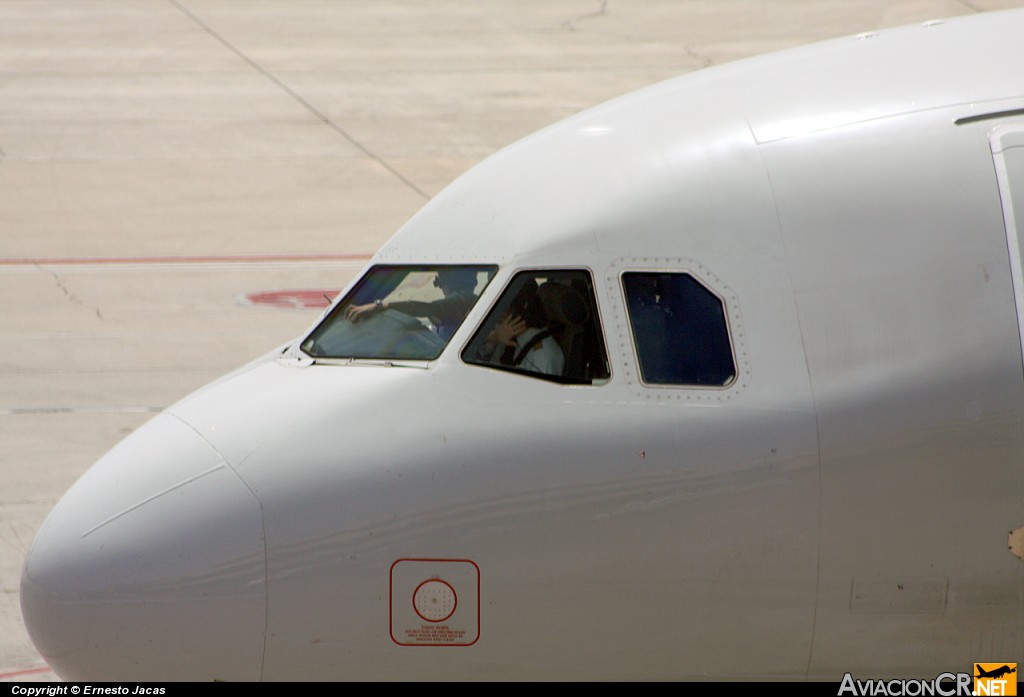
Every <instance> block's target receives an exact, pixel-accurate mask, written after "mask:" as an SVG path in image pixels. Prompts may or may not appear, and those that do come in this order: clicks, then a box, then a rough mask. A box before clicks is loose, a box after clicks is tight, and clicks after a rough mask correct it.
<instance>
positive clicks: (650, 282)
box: [622, 272, 736, 387]
mask: <svg viewBox="0 0 1024 697" xmlns="http://www.w3.org/2000/svg"><path fill="white" fill-rule="evenodd" d="M622 287H623V290H625V293H626V307H627V308H628V310H629V323H630V325H631V326H632V329H633V339H634V341H635V343H636V353H637V360H638V361H639V363H640V375H641V377H642V378H643V381H644V382H645V383H647V384H649V385H699V386H708V387H711V386H722V385H726V384H728V383H730V382H732V379H733V378H734V377H735V376H736V363H735V361H734V360H733V355H732V347H731V344H730V341H729V328H728V326H727V324H726V318H725V306H724V305H723V304H722V300H721V299H720V298H719V297H718V296H717V295H715V294H714V293H712V292H711V291H710V290H708V289H707V288H705V287H704V286H703V285H702V284H701V283H700V281H698V280H697V279H695V278H694V277H693V276H691V275H690V274H686V273H639V272H637V273H625V274H623V275H622Z"/></svg>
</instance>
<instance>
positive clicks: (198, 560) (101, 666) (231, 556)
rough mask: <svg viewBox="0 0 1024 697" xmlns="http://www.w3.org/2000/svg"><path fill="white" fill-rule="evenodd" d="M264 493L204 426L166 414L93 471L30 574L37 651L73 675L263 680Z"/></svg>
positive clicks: (55, 520) (47, 536) (27, 592)
mask: <svg viewBox="0 0 1024 697" xmlns="http://www.w3.org/2000/svg"><path fill="white" fill-rule="evenodd" d="M262 529H263V528H262V519H261V513H260V507H259V502H258V501H257V500H256V498H255V497H254V496H253V494H252V493H251V492H250V491H249V489H248V488H247V487H246V486H245V484H244V483H243V482H242V481H241V479H240V478H239V477H238V476H237V475H236V474H235V472H234V471H233V470H232V469H231V468H230V467H229V466H228V465H227V463H225V462H224V460H223V459H222V458H221V457H220V455H218V454H217V452H216V451H214V449H213V448H212V447H211V446H210V445H209V444H208V443H207V442H206V441H205V440H204V439H203V438H202V437H200V436H199V435H198V434H197V433H196V432H195V431H194V430H193V429H192V428H190V427H189V426H188V425H186V424H185V423H184V422H182V421H180V420H178V419H177V418H175V417H173V416H168V415H160V416H158V417H156V418H155V419H153V420H152V421H150V422H149V423H148V424H146V425H145V426H143V427H142V428H141V429H139V430H138V431H136V432H135V433H134V434H132V435H131V436H130V437H129V438H127V439H126V440H125V441H124V442H122V443H121V444H120V445H118V446H117V447H116V448H114V449H113V450H112V451H110V453H108V454H107V455H106V456H105V457H104V458H102V459H101V460H100V461H99V462H97V463H96V465H94V466H93V468H92V469H90V470H89V471H88V472H87V473H86V474H85V475H84V476H83V477H82V478H81V479H80V480H79V481H78V482H77V483H76V484H75V485H74V486H73V487H72V488H71V490H70V491H68V493H67V494H66V495H65V496H64V498H63V499H61V501H60V502H59V503H58V504H57V507H56V508H55V509H54V510H53V512H52V513H51V514H50V516H49V518H47V520H46V522H45V523H44V524H43V527H42V528H41V529H40V531H39V534H38V535H37V537H36V539H35V541H34V543H33V544H32V547H31V549H30V550H29V554H28V557H27V558H26V561H25V567H24V570H23V572H22V579H21V604H22V614H23V615H24V619H25V624H26V626H27V627H28V630H29V634H30V636H31V637H32V641H33V642H34V643H35V645H36V648H37V649H38V650H39V652H40V653H41V654H42V655H43V656H44V657H45V658H46V660H47V661H48V662H49V663H50V666H51V667H52V668H53V669H54V670H55V671H56V672H57V674H58V675H60V676H61V677H62V678H64V679H67V680H76V681H82V680H148V681H163V680H257V679H259V677H260V671H261V667H262V656H263V646H264V631H265V617H266V595H265V587H264V586H265V561H266V559H265V553H264V546H263V532H262Z"/></svg>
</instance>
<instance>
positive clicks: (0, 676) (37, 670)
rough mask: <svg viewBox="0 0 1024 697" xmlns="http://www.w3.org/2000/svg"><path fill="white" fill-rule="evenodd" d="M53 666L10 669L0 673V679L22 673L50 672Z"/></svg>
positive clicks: (17, 675) (15, 676) (14, 676)
mask: <svg viewBox="0 0 1024 697" xmlns="http://www.w3.org/2000/svg"><path fill="white" fill-rule="evenodd" d="M52 672H53V668H51V667H50V666H43V667H42V668H26V669H25V670H12V671H10V672H8V673H0V680H3V679H4V678H17V677H20V676H22V675H38V674H39V673H52Z"/></svg>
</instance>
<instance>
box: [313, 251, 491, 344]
mask: <svg viewBox="0 0 1024 697" xmlns="http://www.w3.org/2000/svg"><path fill="white" fill-rule="evenodd" d="M495 271H497V267H496V266H374V267H373V268H372V269H370V270H369V271H368V272H367V274H366V275H365V276H364V277H363V279H362V280H361V281H359V284H358V285H356V287H355V288H354V289H353V290H352V291H351V292H350V293H349V294H348V295H347V296H346V297H345V299H344V300H343V301H342V302H340V303H338V305H336V306H335V308H334V310H332V311H331V313H330V314H329V315H328V316H327V317H326V318H324V321H323V322H321V323H320V324H319V326H317V328H316V329H314V330H313V333H312V334H310V335H309V337H307V338H306V340H305V341H303V342H302V346H301V348H302V350H303V351H305V352H306V353H307V354H309V355H310V356H313V357H314V358H366V359H381V360H420V361H429V360H433V359H435V358H437V357H438V356H439V355H440V354H441V351H442V350H443V349H444V347H445V346H446V345H447V344H448V340H449V339H451V337H452V335H453V334H454V333H455V330H457V329H458V328H459V325H460V324H462V320H464V319H465V318H466V315H467V314H468V313H469V310H470V309H471V308H472V307H473V305H475V304H476V301H477V298H479V297H480V294H481V293H482V292H483V290H484V288H486V287H487V284H488V283H490V281H491V279H492V278H493V277H494V273H495Z"/></svg>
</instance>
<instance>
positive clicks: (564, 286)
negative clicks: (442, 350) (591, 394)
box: [462, 270, 610, 384]
mask: <svg viewBox="0 0 1024 697" xmlns="http://www.w3.org/2000/svg"><path fill="white" fill-rule="evenodd" d="M462 358H463V360H464V361H466V362H467V363H473V364H475V365H483V366H488V367H492V368H498V369H501V370H509V371H513V372H519V373H523V374H526V375H530V376H532V377H537V378H543V379H548V380H553V381H556V382H563V383H571V384H593V383H595V382H601V381H604V380H607V379H608V376H609V374H610V373H609V370H608V358H607V353H606V351H605V348H604V340H603V339H602V334H601V327H600V323H599V322H598V314H597V303H596V301H595V298H594V285H593V282H592V281H591V278H590V274H589V273H588V272H586V271H576V270H573V271H554V270H543V271H524V272H522V273H519V274H517V275H516V276H515V277H514V278H513V279H512V281H511V283H509V285H508V287H507V288H506V289H505V292H504V293H503V294H502V296H501V297H500V298H499V299H498V302H497V303H496V304H495V305H494V308H493V309H492V310H491V312H490V314H489V315H488V316H487V319H485V320H484V322H483V324H482V325H481V328H480V330H479V331H477V333H476V335H475V336H474V337H473V339H472V341H470V342H469V345H468V346H467V347H466V350H465V351H463V353H462Z"/></svg>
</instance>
